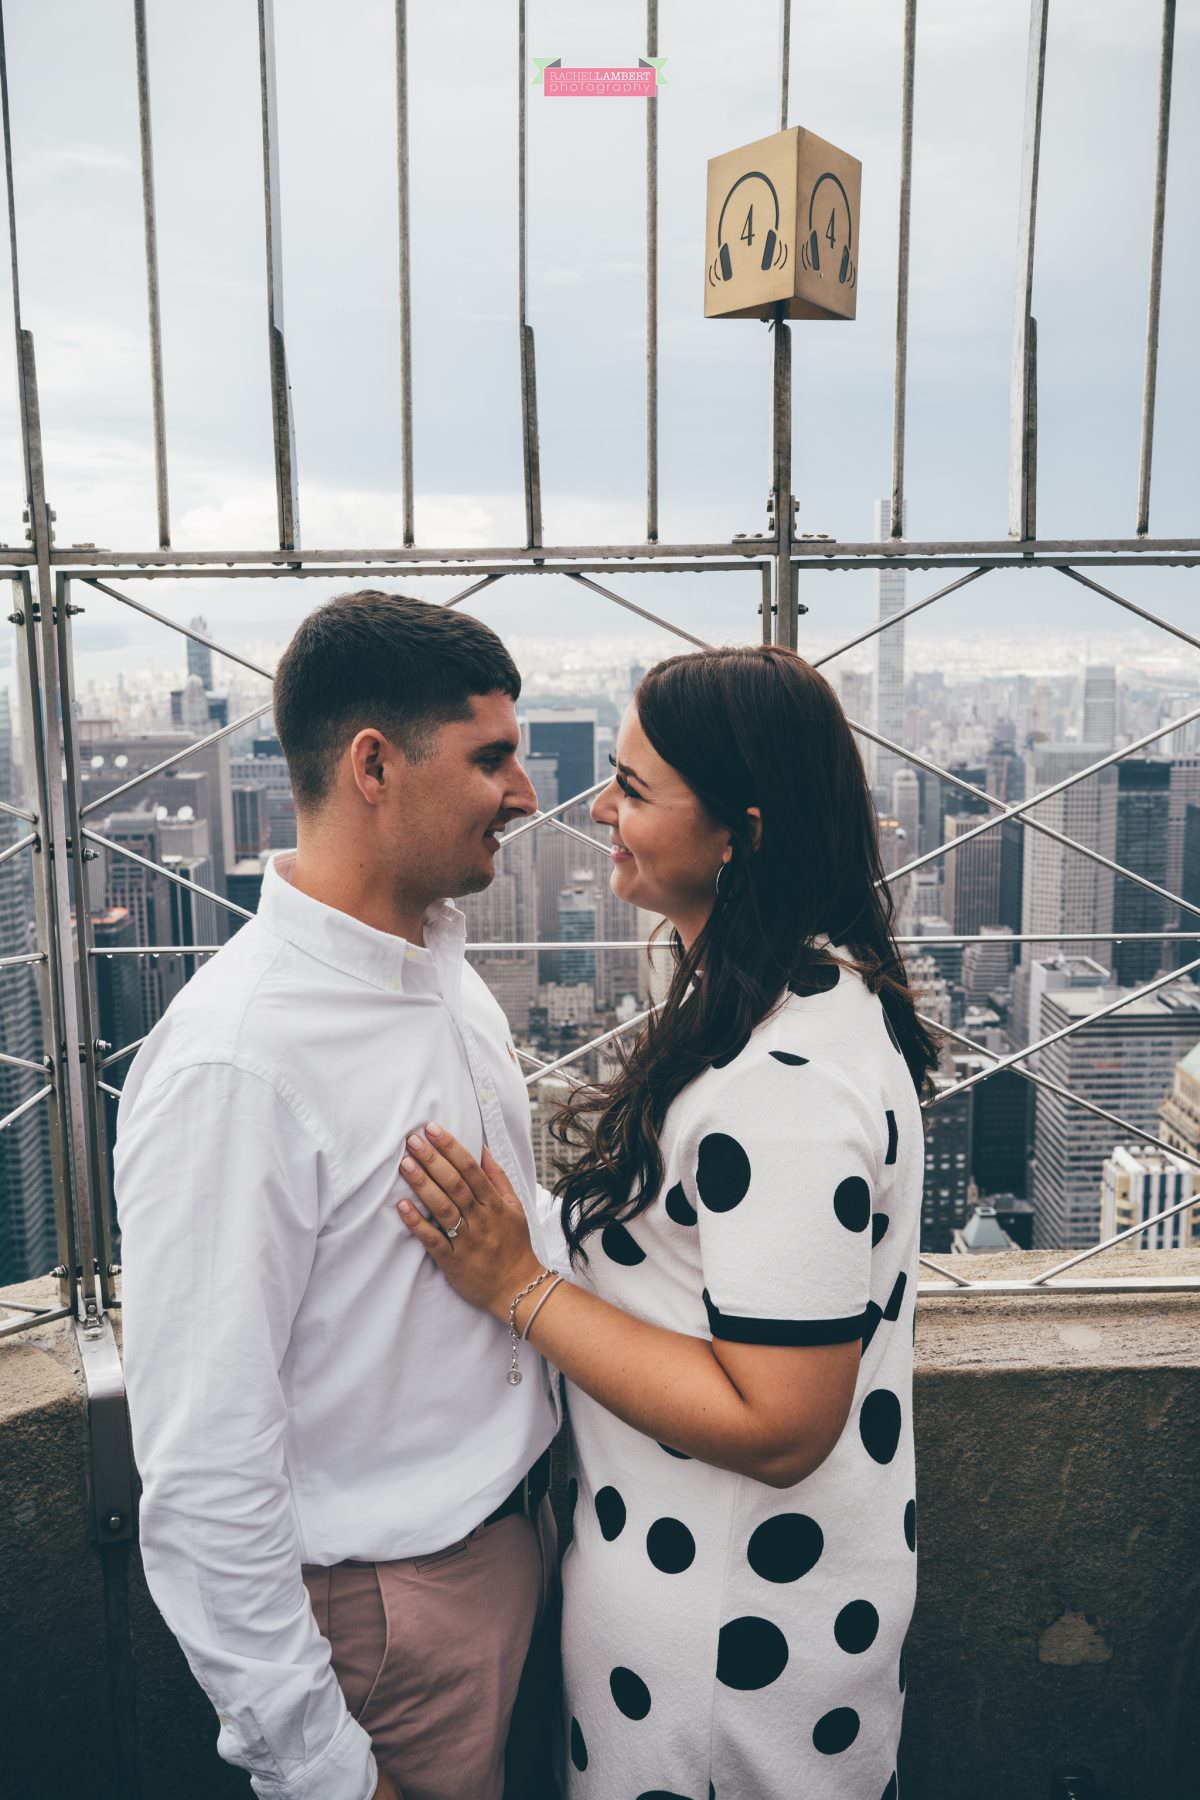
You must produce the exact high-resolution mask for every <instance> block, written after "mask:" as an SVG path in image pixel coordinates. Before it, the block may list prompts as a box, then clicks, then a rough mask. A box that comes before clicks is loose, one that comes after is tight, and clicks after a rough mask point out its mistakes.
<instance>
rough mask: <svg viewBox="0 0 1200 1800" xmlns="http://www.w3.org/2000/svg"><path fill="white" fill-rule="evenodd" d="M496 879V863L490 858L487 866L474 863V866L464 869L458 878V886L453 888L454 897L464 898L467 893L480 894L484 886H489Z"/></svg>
mask: <svg viewBox="0 0 1200 1800" xmlns="http://www.w3.org/2000/svg"><path fill="white" fill-rule="evenodd" d="M495 879H496V865H495V863H493V862H492V861H491V860H490V858H489V861H488V866H487V867H486V868H484V867H482V866H481V865H480V864H479V863H476V865H475V866H474V868H471V869H464V870H463V871H462V872H461V874H460V875H459V878H458V886H457V887H456V888H455V889H454V893H455V896H456V898H458V899H464V898H465V897H466V896H467V895H468V894H482V892H483V890H484V888H489V887H491V885H492V883H493V881H495Z"/></svg>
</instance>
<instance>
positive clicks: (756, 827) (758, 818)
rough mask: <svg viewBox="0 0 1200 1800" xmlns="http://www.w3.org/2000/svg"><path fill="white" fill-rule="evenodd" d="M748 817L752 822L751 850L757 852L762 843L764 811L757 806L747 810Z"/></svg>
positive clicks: (749, 807)
mask: <svg viewBox="0 0 1200 1800" xmlns="http://www.w3.org/2000/svg"><path fill="white" fill-rule="evenodd" d="M746 817H747V818H748V819H749V821H750V848H751V849H752V850H757V849H758V846H759V845H760V844H761V843H762V810H761V808H760V807H757V806H748V807H747V808H746Z"/></svg>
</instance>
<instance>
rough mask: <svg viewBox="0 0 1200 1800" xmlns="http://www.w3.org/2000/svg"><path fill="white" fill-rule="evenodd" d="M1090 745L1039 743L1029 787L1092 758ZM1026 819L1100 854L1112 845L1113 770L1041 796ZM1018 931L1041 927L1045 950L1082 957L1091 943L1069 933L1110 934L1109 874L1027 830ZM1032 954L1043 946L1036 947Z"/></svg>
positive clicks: (1069, 771) (1059, 777)
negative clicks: (1020, 923)
mask: <svg viewBox="0 0 1200 1800" xmlns="http://www.w3.org/2000/svg"><path fill="white" fill-rule="evenodd" d="M1100 754H1101V752H1100V751H1099V750H1098V749H1097V747H1096V746H1095V745H1094V744H1038V745H1036V746H1035V748H1034V749H1033V750H1032V751H1031V753H1030V759H1029V760H1030V780H1031V791H1033V792H1037V791H1038V790H1040V789H1041V788H1044V787H1048V786H1051V785H1052V784H1053V783H1055V782H1057V781H1061V780H1062V779H1063V778H1064V777H1065V776H1067V775H1073V774H1075V773H1076V772H1077V771H1078V770H1080V769H1085V768H1087V767H1088V765H1089V764H1090V763H1093V762H1095V761H1096V759H1097V757H1098V756H1099V755H1100ZM1030 817H1031V818H1034V819H1039V820H1041V821H1042V822H1043V823H1044V824H1046V825H1050V826H1053V827H1054V829H1055V830H1056V831H1061V832H1063V833H1064V834H1065V835H1066V836H1068V837H1070V838H1073V839H1075V840H1077V841H1078V842H1079V843H1082V844H1086V845H1087V846H1088V847H1089V848H1090V849H1092V850H1099V851H1100V852H1101V854H1102V855H1104V856H1108V857H1115V855H1116V849H1117V770H1116V768H1115V767H1114V766H1112V765H1110V766H1109V767H1108V768H1106V769H1101V770H1100V771H1099V772H1098V773H1097V774H1095V775H1089V776H1088V777H1087V778H1086V780H1084V781H1077V782H1076V783H1075V785H1074V786H1073V787H1069V788H1066V789H1065V790H1064V791H1063V792H1062V793H1059V794H1055V795H1053V796H1052V797H1051V798H1050V799H1049V800H1043V801H1040V802H1039V803H1038V804H1037V805H1036V806H1034V807H1031V808H1030ZM1021 914H1022V920H1023V924H1022V929H1023V930H1024V931H1028V932H1034V931H1037V932H1045V933H1047V934H1048V937H1047V943H1048V945H1049V948H1050V949H1053V948H1054V946H1055V945H1057V946H1058V947H1059V948H1061V949H1062V950H1063V951H1064V952H1065V953H1066V954H1071V953H1072V951H1075V950H1077V951H1078V952H1079V953H1080V954H1086V953H1087V952H1088V951H1089V950H1091V949H1092V948H1094V946H1093V945H1090V944H1088V943H1085V942H1081V941H1077V940H1074V939H1073V938H1072V935H1071V934H1072V932H1073V931H1075V932H1081V931H1082V932H1093V931H1111V930H1112V916H1113V875H1112V871H1111V870H1109V869H1105V868H1103V867H1102V866H1101V865H1100V864H1099V863H1095V862H1093V861H1092V860H1091V858H1090V857H1086V856H1081V855H1080V854H1079V852H1078V851H1077V850H1072V849H1069V848H1068V847H1067V846H1066V845H1065V844H1056V843H1055V842H1054V841H1053V839H1051V838H1048V837H1044V836H1043V835H1042V834H1041V833H1040V832H1034V831H1030V832H1027V833H1026V843H1025V865H1024V882H1023V893H1022V906H1021ZM1037 953H1038V954H1040V955H1042V956H1045V955H1046V953H1047V952H1046V950H1045V949H1041V948H1040V947H1039V949H1038V952H1037Z"/></svg>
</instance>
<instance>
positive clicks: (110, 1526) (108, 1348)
mask: <svg viewBox="0 0 1200 1800" xmlns="http://www.w3.org/2000/svg"><path fill="white" fill-rule="evenodd" d="M88 1305H89V1307H91V1308H92V1309H93V1310H91V1311H89V1313H88V1315H87V1317H86V1318H84V1319H83V1320H81V1321H77V1323H76V1327H75V1340H76V1343H77V1344H78V1346H79V1355H80V1360H81V1362H82V1364H83V1379H84V1385H85V1386H86V1388H87V1404H88V1439H89V1443H90V1447H91V1455H90V1457H89V1459H88V1487H89V1490H90V1498H91V1509H92V1528H93V1530H94V1532H95V1534H96V1540H97V1542H98V1543H99V1544H101V1545H104V1544H122V1543H129V1542H131V1541H132V1538H133V1509H134V1478H133V1447H132V1445H131V1444H130V1441H129V1413H128V1410H127V1408H126V1405H125V1377H124V1373H123V1371H122V1368H121V1357H120V1353H119V1351H118V1350H117V1342H116V1339H115V1338H114V1336H113V1329H112V1323H111V1321H110V1320H109V1319H108V1317H107V1316H106V1315H105V1314H104V1313H101V1312H98V1311H96V1310H95V1302H94V1301H89V1302H88Z"/></svg>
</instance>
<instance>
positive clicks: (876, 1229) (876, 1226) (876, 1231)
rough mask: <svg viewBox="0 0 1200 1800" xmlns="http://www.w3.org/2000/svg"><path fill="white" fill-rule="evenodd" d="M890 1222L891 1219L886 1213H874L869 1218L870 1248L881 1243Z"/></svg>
mask: <svg viewBox="0 0 1200 1800" xmlns="http://www.w3.org/2000/svg"><path fill="white" fill-rule="evenodd" d="M891 1222H892V1221H891V1219H890V1218H889V1217H888V1215H887V1213H875V1214H874V1215H873V1216H872V1219H871V1248H872V1249H874V1248H875V1246H876V1245H877V1244H882V1242H883V1240H884V1238H885V1237H886V1236H887V1228H888V1226H889V1225H890V1224H891Z"/></svg>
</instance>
